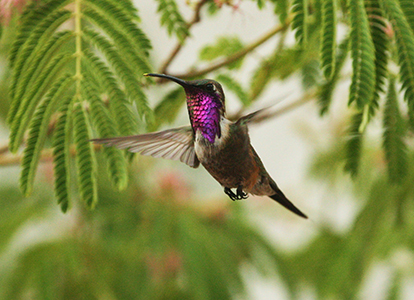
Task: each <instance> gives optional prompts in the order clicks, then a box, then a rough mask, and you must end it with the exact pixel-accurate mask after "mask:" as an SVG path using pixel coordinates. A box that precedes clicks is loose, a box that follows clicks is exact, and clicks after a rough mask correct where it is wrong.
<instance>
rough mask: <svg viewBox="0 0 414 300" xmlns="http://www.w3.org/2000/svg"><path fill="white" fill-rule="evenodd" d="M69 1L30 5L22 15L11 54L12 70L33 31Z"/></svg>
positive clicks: (59, 0)
mask: <svg viewBox="0 0 414 300" xmlns="http://www.w3.org/2000/svg"><path fill="white" fill-rule="evenodd" d="M68 2H70V1H69V0H51V1H48V2H46V3H41V4H39V3H38V2H32V3H30V4H29V5H28V6H27V7H26V9H25V10H24V11H23V13H22V14H21V15H20V18H19V24H20V26H19V27H18V32H17V36H16V39H15V40H14V42H13V44H12V46H11V48H10V53H9V62H10V68H13V67H14V64H15V61H16V57H17V55H18V54H19V55H21V50H22V49H23V47H22V46H23V45H24V44H25V43H26V41H27V40H28V38H29V36H30V34H31V33H32V31H33V29H34V28H36V26H37V25H39V24H40V22H41V21H42V20H43V19H44V17H45V16H47V15H49V14H50V13H51V12H53V11H55V10H57V9H59V8H61V7H63V6H64V5H66V4H67V3H68Z"/></svg>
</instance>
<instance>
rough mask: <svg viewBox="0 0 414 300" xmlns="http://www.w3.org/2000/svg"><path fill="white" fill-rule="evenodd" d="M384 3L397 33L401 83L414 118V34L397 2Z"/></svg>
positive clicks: (385, 0)
mask: <svg viewBox="0 0 414 300" xmlns="http://www.w3.org/2000/svg"><path fill="white" fill-rule="evenodd" d="M382 3H383V6H384V8H385V10H386V11H387V13H388V15H389V18H390V21H391V24H392V26H393V29H394V32H395V40H396V44H397V52H398V63H399V66H400V81H401V83H402V90H403V91H404V99H405V100H406V101H407V103H408V108H409V111H410V117H411V118H412V116H413V115H414V33H413V31H412V30H411V28H410V25H409V24H408V22H407V19H406V18H405V17H404V14H403V12H402V10H401V7H400V5H399V3H398V2H397V1H392V0H383V2H382Z"/></svg>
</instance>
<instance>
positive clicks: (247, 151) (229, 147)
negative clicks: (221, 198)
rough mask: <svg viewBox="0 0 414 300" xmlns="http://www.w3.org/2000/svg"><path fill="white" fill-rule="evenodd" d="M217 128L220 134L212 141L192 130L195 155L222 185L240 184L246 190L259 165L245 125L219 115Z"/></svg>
mask: <svg viewBox="0 0 414 300" xmlns="http://www.w3.org/2000/svg"><path fill="white" fill-rule="evenodd" d="M220 130H221V133H222V134H221V137H219V138H218V137H217V138H216V139H215V141H214V143H211V142H210V141H209V140H208V139H206V138H205V137H204V135H203V134H202V132H201V131H196V132H195V145H194V146H195V152H196V155H197V157H198V159H199V160H200V163H201V164H202V165H203V166H204V168H205V169H206V170H207V171H208V172H209V173H210V174H211V175H212V176H213V177H214V178H215V179H216V180H217V181H218V182H219V183H220V184H221V185H222V186H224V187H228V188H237V187H238V186H243V188H244V190H245V191H247V192H249V191H250V190H251V189H252V188H253V186H254V185H255V184H256V183H257V181H258V177H259V173H260V168H259V165H258V164H257V163H256V159H255V157H254V156H253V155H254V153H253V152H252V146H251V145H250V138H249V135H248V131H247V126H237V125H235V124H234V123H233V122H231V121H229V120H227V119H226V118H224V117H222V119H221V122H220ZM253 151H254V150H253Z"/></svg>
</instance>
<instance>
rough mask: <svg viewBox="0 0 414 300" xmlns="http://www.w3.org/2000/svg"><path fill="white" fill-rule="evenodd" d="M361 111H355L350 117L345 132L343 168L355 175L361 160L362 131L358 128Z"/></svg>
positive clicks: (360, 122) (360, 121)
mask: <svg viewBox="0 0 414 300" xmlns="http://www.w3.org/2000/svg"><path fill="white" fill-rule="evenodd" d="M362 119H363V113H361V112H357V113H355V114H354V115H353V116H352V118H351V124H350V126H349V128H348V130H347V133H346V141H345V167H344V170H345V171H346V172H348V173H349V174H351V176H352V177H355V176H356V175H357V174H358V168H359V162H360V160H361V151H362V138H363V133H362V132H361V131H360V130H359V129H360V126H361V124H362Z"/></svg>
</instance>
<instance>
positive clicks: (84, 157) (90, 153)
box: [73, 102, 97, 209]
mask: <svg viewBox="0 0 414 300" xmlns="http://www.w3.org/2000/svg"><path fill="white" fill-rule="evenodd" d="M76 104H77V107H75V108H74V111H73V135H74V141H75V144H76V167H77V173H78V186H79V192H80V195H81V199H82V200H83V201H84V202H85V204H86V206H87V207H88V208H90V209H92V208H94V207H95V205H96V202H97V184H96V157H95V151H94V150H93V147H92V143H91V142H90V141H89V140H90V139H91V127H90V124H89V122H88V118H87V115H86V112H85V109H84V108H83V106H82V105H81V102H78V103H76ZM76 104H75V105H76Z"/></svg>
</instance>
